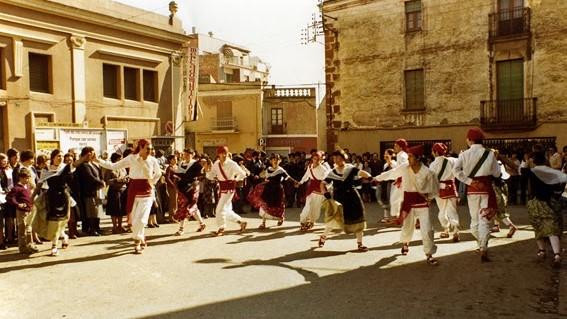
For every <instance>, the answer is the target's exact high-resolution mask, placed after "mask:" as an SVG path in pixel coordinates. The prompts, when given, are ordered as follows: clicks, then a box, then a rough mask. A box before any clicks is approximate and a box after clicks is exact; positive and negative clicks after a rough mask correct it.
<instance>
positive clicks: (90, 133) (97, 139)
mask: <svg viewBox="0 0 567 319" xmlns="http://www.w3.org/2000/svg"><path fill="white" fill-rule="evenodd" d="M59 143H60V147H61V150H62V151H63V152H67V151H68V150H69V149H71V148H74V149H76V150H77V152H78V153H80V152H81V149H83V147H86V146H91V147H92V148H94V149H95V152H96V153H97V154H101V151H102V150H103V143H104V131H103V130H100V129H83V130H78V129H61V130H59Z"/></svg>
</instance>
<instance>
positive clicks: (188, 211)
mask: <svg viewBox="0 0 567 319" xmlns="http://www.w3.org/2000/svg"><path fill="white" fill-rule="evenodd" d="M198 201H199V185H198V184H195V186H193V187H192V188H191V189H190V190H189V192H187V193H184V192H182V191H180V190H178V191H177V211H175V215H174V218H175V219H176V220H179V221H181V220H184V219H185V218H187V217H189V216H194V215H195V214H196V213H198V212H199V207H198V206H197V203H198Z"/></svg>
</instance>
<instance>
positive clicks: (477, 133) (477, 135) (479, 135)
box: [467, 127, 484, 141]
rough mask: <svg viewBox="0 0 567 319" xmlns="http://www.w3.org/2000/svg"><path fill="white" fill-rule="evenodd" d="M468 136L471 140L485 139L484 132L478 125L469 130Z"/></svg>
mask: <svg viewBox="0 0 567 319" xmlns="http://www.w3.org/2000/svg"><path fill="white" fill-rule="evenodd" d="M467 138H468V139H469V140H471V141H480V140H484V132H483V131H482V130H481V129H480V128H478V127H473V128H471V129H470V130H469V131H468V132H467Z"/></svg>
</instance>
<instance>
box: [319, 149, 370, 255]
mask: <svg viewBox="0 0 567 319" xmlns="http://www.w3.org/2000/svg"><path fill="white" fill-rule="evenodd" d="M333 159H334V160H333V162H334V163H335V168H334V169H333V170H331V171H329V172H328V173H327V177H326V178H325V180H324V181H323V182H322V183H321V192H322V193H323V194H324V196H325V198H326V200H325V201H323V204H322V206H321V210H322V211H324V212H325V232H324V233H323V235H321V237H320V238H319V247H323V245H324V244H325V241H326V240H327V236H328V235H329V233H330V232H331V231H332V230H333V229H334V228H339V229H342V230H343V231H344V232H345V233H346V234H355V236H356V242H357V245H358V251H360V252H366V251H368V248H367V247H366V246H364V245H363V244H362V236H363V231H364V228H365V227H366V220H365V218H364V204H363V203H362V199H361V198H360V194H359V193H358V191H357V190H356V186H358V185H359V184H360V178H371V177H372V176H371V175H370V174H368V173H367V172H365V171H362V170H359V169H358V168H356V167H354V166H353V165H351V164H347V163H346V160H348V155H347V154H346V153H345V152H344V151H336V152H334V153H333ZM331 185H332V186H333V193H332V195H331V193H330V192H329V191H328V189H327V187H328V186H331Z"/></svg>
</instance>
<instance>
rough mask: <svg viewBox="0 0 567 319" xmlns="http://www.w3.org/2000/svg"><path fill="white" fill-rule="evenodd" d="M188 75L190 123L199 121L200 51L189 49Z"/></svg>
mask: <svg viewBox="0 0 567 319" xmlns="http://www.w3.org/2000/svg"><path fill="white" fill-rule="evenodd" d="M185 70H186V72H187V74H184V76H186V78H187V100H188V101H187V103H189V109H188V111H189V112H188V118H189V121H196V120H198V119H199V104H198V101H197V89H198V85H199V49H198V48H188V49H187V64H186V65H185Z"/></svg>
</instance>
